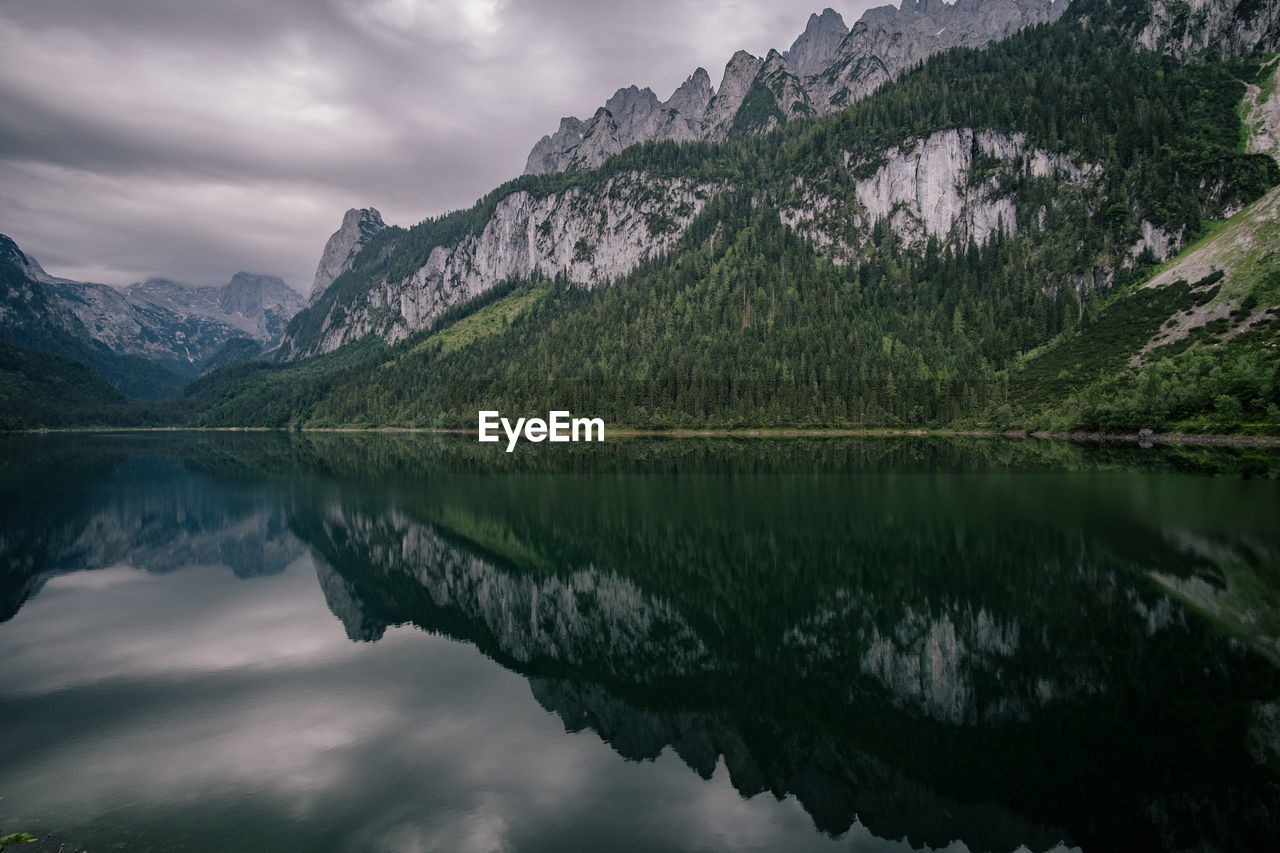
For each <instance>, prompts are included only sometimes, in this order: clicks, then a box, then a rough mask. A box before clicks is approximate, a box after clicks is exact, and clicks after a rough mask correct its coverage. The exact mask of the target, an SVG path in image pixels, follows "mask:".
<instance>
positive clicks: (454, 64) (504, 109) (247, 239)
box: [0, 0, 883, 292]
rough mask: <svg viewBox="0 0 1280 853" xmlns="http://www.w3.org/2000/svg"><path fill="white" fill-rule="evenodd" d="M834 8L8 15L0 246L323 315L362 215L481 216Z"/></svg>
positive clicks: (18, 8) (325, 1) (581, 4)
mask: <svg viewBox="0 0 1280 853" xmlns="http://www.w3.org/2000/svg"><path fill="white" fill-rule="evenodd" d="M882 3H883V0H879V2H877V0H845V2H840V3H835V4H830V5H833V7H834V8H835V9H836V10H837V11H839V12H840V13H841V14H842V15H843V16H844V18H845V22H846V23H847V24H852V23H853V21H854V20H856V19H857V17H858V16H859V15H861V13H862V10H863V9H865V8H869V7H871V6H873V5H882ZM823 5H826V4H823V3H822V2H821V0H815V2H813V3H805V2H802V0H648V2H646V3H643V4H642V3H639V2H634V0H632V2H617V1H616V0H271V2H263V0H0V233H4V234H8V235H9V236H11V237H13V238H14V240H16V241H17V243H18V245H19V246H20V247H22V248H23V250H25V251H26V252H28V253H29V254H31V255H33V256H34V257H35V258H36V259H38V260H39V261H40V262H41V264H43V265H44V267H45V268H46V269H47V270H48V271H49V272H50V273H53V274H54V275H60V276H64V277H66V278H72V279H77V280H84V281H100V282H107V283H110V284H127V283H129V282H133V281H138V280H141V279H144V278H148V277H151V276H163V277H166V278H172V279H175V280H177V281H182V282H185V283H190V284H223V283H225V282H226V281H227V280H228V279H229V278H230V277H231V275H232V274H233V273H235V272H237V271H239V270H247V271H250V272H257V273H266V274H274V275H279V276H281V277H283V278H284V279H285V281H287V282H288V283H289V284H290V285H292V286H293V287H295V288H296V289H298V290H301V291H304V292H305V291H307V290H308V289H309V288H310V286H311V279H312V276H313V275H314V274H315V267H316V263H317V261H318V260H319V257H320V252H321V249H322V248H323V246H324V241H325V240H326V239H327V238H328V236H329V234H330V233H332V232H333V231H334V230H335V229H336V228H337V227H338V225H339V224H340V222H341V219H342V214H343V211H345V210H346V209H347V208H349V207H367V206H370V205H372V206H374V207H377V208H378V209H379V210H381V211H382V214H383V217H384V218H385V219H386V221H387V222H388V223H394V224H398V225H411V224H413V223H415V222H418V221H420V220H422V219H423V218H425V217H427V216H434V215H437V214H440V213H443V212H446V211H449V210H453V209H456V208H459V207H467V206H470V204H471V203H472V202H473V201H475V200H476V199H477V198H478V197H479V196H481V195H483V194H484V193H485V192H487V191H489V190H490V189H492V188H493V187H495V186H496V185H497V184H499V183H501V182H502V181H504V180H507V179H509V178H512V177H515V176H516V175H518V174H520V172H522V171H523V169H524V162H525V157H526V156H527V154H528V152H529V149H530V147H532V146H533V144H534V143H535V142H536V141H537V140H538V138H539V137H541V136H542V135H543V134H546V133H550V132H553V131H554V130H555V129H556V127H557V126H558V124H559V120H560V117H561V116H564V115H578V116H580V117H583V118H586V117H589V116H590V114H591V113H592V112H593V111H594V110H595V108H596V107H597V106H599V105H600V104H602V103H603V102H604V101H605V100H606V99H607V98H608V97H609V96H610V95H611V94H612V93H613V92H614V90H615V89H617V88H619V87H621V86H625V85H629V84H632V83H635V84H637V85H640V86H649V87H650V88H652V89H653V90H654V92H656V93H657V95H658V97H660V98H662V99H664V100H665V99H666V98H667V97H669V96H670V94H671V92H672V91H673V90H674V89H675V88H676V86H678V85H679V84H680V83H681V82H682V81H683V80H684V79H685V78H686V77H687V76H688V75H689V74H690V73H691V72H692V71H693V69H694V68H696V67H697V66H699V65H701V66H703V67H705V68H706V69H707V70H708V71H709V72H710V74H711V79H712V82H713V83H714V84H715V85H717V86H718V85H719V82H720V78H721V76H722V75H723V72H724V64H725V62H727V61H728V59H729V57H730V56H731V55H732V54H733V52H734V51H735V50H738V49H746V50H749V51H751V52H752V53H754V54H756V55H757V56H763V55H764V53H765V52H766V51H767V50H768V49H769V48H770V47H776V48H778V49H779V50H783V49H785V48H787V47H789V46H790V43H791V41H792V40H793V39H794V38H795V37H796V36H797V35H799V34H800V32H801V31H802V30H803V29H804V26H805V22H806V21H807V19H808V17H809V15H810V13H812V12H817V11H820V10H821V7H822V6H823Z"/></svg>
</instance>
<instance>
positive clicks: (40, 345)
mask: <svg viewBox="0 0 1280 853" xmlns="http://www.w3.org/2000/svg"><path fill="white" fill-rule="evenodd" d="M0 285H3V291H0V338H3V339H4V340H5V341H6V342H7V343H8V344H11V345H14V346H16V347H18V348H21V349H22V350H34V351H37V352H40V353H46V354H48V355H51V356H56V357H60V358H61V359H65V360H68V361H70V362H74V363H77V364H79V365H81V366H83V367H85V368H88V369H89V370H91V371H92V372H93V373H95V374H97V375H98V376H99V377H101V378H102V379H104V380H106V382H107V383H109V384H110V385H111V386H112V387H113V388H116V389H118V390H119V391H122V392H123V393H124V394H126V395H128V396H130V397H135V398H138V399H157V398H160V397H165V396H172V395H173V394H176V393H177V392H178V390H179V389H180V388H181V386H182V384H183V383H182V379H181V378H180V377H179V376H177V375H176V374H175V373H174V372H172V371H171V370H169V369H167V368H166V367H164V366H162V365H161V364H158V363H156V362H153V361H151V360H149V359H147V358H144V357H141V356H139V355H137V354H134V353H126V352H117V351H115V350H113V349H112V347H111V346H110V345H109V344H108V343H106V342H104V341H102V340H99V339H97V338H95V337H94V336H93V334H92V333H91V332H90V331H89V329H88V328H86V326H85V324H84V323H83V322H81V320H80V318H79V317H78V316H77V315H76V313H75V312H74V311H73V308H72V306H69V305H68V304H67V303H65V302H64V301H63V299H61V298H60V296H59V294H58V293H57V288H60V287H63V286H64V285H74V283H72V282H62V281H61V280H59V279H54V278H52V277H50V276H49V275H48V274H47V273H46V272H45V271H44V270H43V269H42V268H41V267H40V265H39V264H38V263H36V262H34V261H32V260H30V259H29V258H28V257H27V256H26V255H25V254H23V252H22V250H21V249H19V248H18V245H17V244H16V243H14V242H13V240H11V239H10V238H8V237H6V236H4V235H2V234H0ZM92 287H100V288H104V289H105V291H107V292H99V291H93V295H101V296H105V297H108V298H109V299H110V300H111V301H112V302H113V303H114V301H115V300H114V297H115V295H116V294H115V291H112V290H110V288H106V286H105V285H96V286H92ZM23 361H24V362H25V364H26V367H25V368H24V370H23V371H22V373H23V374H24V375H26V376H27V377H28V380H30V381H28V382H24V383H20V384H19V385H17V386H12V387H9V386H7V387H5V389H4V399H5V402H6V405H7V406H9V405H13V406H17V405H23V406H25V405H26V404H27V403H28V402H30V401H27V400H25V399H24V396H25V394H26V393H28V392H30V391H37V392H38V393H40V394H41V395H44V394H46V393H47V395H48V396H49V400H51V401H52V400H55V399H56V398H57V397H58V394H57V392H55V390H54V388H55V387H56V386H55V385H53V384H50V383H48V382H46V381H43V380H44V379H48V378H49V376H50V375H51V374H52V373H56V372H57V368H58V365H59V364H62V363H63V362H61V361H56V360H55V361H50V360H48V359H41V360H37V361H31V360H30V358H29V357H24V358H23ZM37 367H38V369H37ZM31 370H37V372H36V373H31V372H30V371H31ZM77 373H78V372H77ZM37 377H41V378H42V379H40V381H36V380H37ZM67 378H68V381H71V382H73V384H75V385H77V386H79V385H83V384H84V383H83V382H82V381H81V380H80V379H77V378H76V377H74V376H68V377H67ZM41 389H46V390H41ZM90 396H93V397H99V396H101V395H100V394H98V392H93V393H92V394H91V395H90ZM63 402H66V401H65V400H64V401H63Z"/></svg>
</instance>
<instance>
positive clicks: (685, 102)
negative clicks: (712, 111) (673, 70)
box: [663, 66, 714, 119]
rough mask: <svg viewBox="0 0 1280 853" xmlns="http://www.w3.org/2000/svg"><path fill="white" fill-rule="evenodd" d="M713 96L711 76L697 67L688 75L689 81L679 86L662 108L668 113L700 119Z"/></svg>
mask: <svg viewBox="0 0 1280 853" xmlns="http://www.w3.org/2000/svg"><path fill="white" fill-rule="evenodd" d="M713 94H714V93H713V92H712V89H711V75H710V74H708V73H707V69H705V68H703V67H701V66H699V67H698V68H697V70H695V71H694V72H693V73H692V74H690V75H689V79H687V80H685V81H684V82H683V83H681V84H680V87H679V88H678V89H676V90H675V92H673V93H672V94H671V97H670V98H669V99H668V100H667V102H666V103H665V104H663V106H664V107H665V108H666V109H667V110H668V111H674V112H678V113H681V114H682V115H686V116H689V117H691V118H692V117H694V116H696V117H697V118H698V119H701V118H702V115H703V113H705V112H706V111H707V104H709V103H711V96H712V95H713Z"/></svg>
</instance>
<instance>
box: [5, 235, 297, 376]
mask: <svg viewBox="0 0 1280 853" xmlns="http://www.w3.org/2000/svg"><path fill="white" fill-rule="evenodd" d="M0 241H2V242H0V272H2V273H3V278H4V282H5V287H6V290H5V294H4V299H3V302H2V303H0V333H3V335H4V337H5V338H7V339H8V340H9V341H10V342H11V343H13V344H17V345H19V346H22V347H28V348H31V349H34V350H37V351H42V352H47V353H51V354H55V355H59V356H63V357H65V358H69V359H71V360H72V361H75V362H78V363H80V364H82V365H84V366H86V367H88V368H89V369H90V370H92V371H94V372H95V373H97V374H98V375H99V376H101V377H103V378H104V379H106V380H107V382H108V383H110V384H111V385H112V386H114V387H115V388H117V389H119V390H120V391H122V392H124V393H125V394H126V395H128V396H130V397H134V398H137V399H147V400H154V399H162V398H165V397H172V396H175V395H176V394H177V393H178V391H179V390H181V388H182V386H183V385H184V384H185V383H186V381H188V380H189V379H191V378H193V377H195V376H197V375H199V374H200V373H201V372H203V371H204V370H207V369H209V368H211V367H214V366H217V365H219V364H225V363H227V362H228V361H229V360H232V359H234V358H245V357H252V356H254V355H257V354H258V353H259V352H261V350H262V349H263V348H267V347H272V346H275V345H276V344H277V343H279V341H280V338H281V336H282V335H283V333H284V329H285V326H286V324H287V323H288V321H289V319H290V318H291V317H292V316H293V315H294V314H296V313H297V312H298V310H299V309H300V308H302V305H303V301H302V298H301V296H299V295H298V293H297V292H296V291H294V290H293V289H291V288H289V287H288V286H287V285H285V283H284V282H283V281H282V280H280V279H279V278H276V277H275V276H261V275H252V274H250V273H243V272H242V273H237V274H236V275H235V276H233V277H232V279H231V281H230V282H229V283H228V284H226V285H225V286H223V287H187V286H184V285H180V284H176V283H174V282H171V281H167V280H164V279H150V280H148V281H145V282H140V283H137V284H133V285H130V286H129V287H127V288H124V289H123V290H121V289H118V288H114V287H110V286H108V285H105V284H91V283H85V282H77V281H69V280H67V279H62V278H56V277H54V276H51V275H49V274H48V273H47V272H45V270H44V268H43V267H41V266H40V264H39V263H38V262H37V261H36V260H35V259H33V258H31V257H30V256H28V255H26V254H25V253H23V252H22V250H21V249H19V248H18V246H17V244H16V243H14V242H13V240H11V239H10V238H8V237H3V236H2V235H0Z"/></svg>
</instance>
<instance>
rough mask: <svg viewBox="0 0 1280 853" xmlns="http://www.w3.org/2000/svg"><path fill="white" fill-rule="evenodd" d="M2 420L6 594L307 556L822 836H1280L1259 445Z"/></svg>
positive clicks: (975, 840) (374, 622) (990, 842)
mask: <svg viewBox="0 0 1280 853" xmlns="http://www.w3.org/2000/svg"><path fill="white" fill-rule="evenodd" d="M33 447H37V448H39V452H32V448H33ZM5 450H6V451H8V452H7V455H6V468H5V471H4V479H3V484H4V490H3V495H4V510H5V515H4V517H5V526H4V532H3V538H2V539H0V559H2V560H3V562H2V563H0V568H2V570H3V571H2V573H0V582H2V583H3V587H2V588H0V605H2V607H3V609H2V610H0V618H10V617H13V616H14V614H16V613H18V611H19V610H20V608H22V607H23V606H24V602H27V601H29V600H30V599H32V597H33V596H37V595H38V593H39V592H40V590H41V587H42V586H43V585H44V584H45V583H46V582H47V581H48V580H49V579H50V578H54V577H59V576H62V575H66V574H67V573H72V572H81V571H86V570H96V569H105V568H109V567H112V566H118V565H129V566H132V567H134V568H137V569H146V570H147V571H152V572H168V571H172V570H173V569H176V568H180V567H188V566H201V565H206V566H212V565H217V566H229V567H230V568H231V569H232V570H233V571H234V573H235V574H236V575H237V576H240V577H244V578H250V577H256V576H267V575H271V574H272V573H278V572H280V571H282V570H284V568H285V567H286V566H288V565H290V564H293V563H295V561H297V560H299V558H302V559H306V558H307V557H309V558H310V561H311V562H312V563H313V565H314V567H315V573H316V575H317V578H318V581H319V588H320V591H321V593H322V594H323V599H324V601H325V603H327V605H328V608H329V610H330V611H331V612H332V614H333V615H334V616H336V617H337V618H338V619H339V620H340V621H341V623H342V627H343V629H344V631H345V633H346V635H347V637H349V638H350V639H351V640H353V641H356V642H357V643H370V642H372V643H375V644H376V643H378V642H379V641H380V638H382V637H383V636H384V633H385V632H387V630H388V629H389V628H390V627H392V626H402V625H413V626H416V627H417V628H420V629H421V630H423V631H425V632H427V633H429V634H433V635H442V636H444V637H447V638H449V639H451V640H455V641H460V642H462V643H464V644H470V645H473V646H474V647H476V648H477V649H479V650H480V651H481V652H483V654H484V655H485V656H487V657H488V658H490V659H492V660H493V661H496V662H497V663H498V664H500V665H501V666H502V667H504V668H506V669H507V670H510V671H512V672H515V673H519V674H520V675H521V676H523V677H525V678H526V679H527V680H528V683H529V687H530V689H531V691H532V694H533V698H534V700H536V702H537V704H538V705H540V706H541V707H542V708H544V709H545V710H546V711H548V712H551V713H554V714H556V715H557V716H558V717H559V718H560V720H561V721H562V722H563V726H564V728H565V730H567V731H569V732H583V731H591V732H594V733H595V735H596V736H598V737H599V738H601V739H603V740H604V741H605V742H607V743H608V744H609V745H610V746H611V747H612V749H613V750H614V751H615V752H616V753H618V754H619V755H621V756H622V757H623V758H625V759H628V760H630V761H648V760H650V759H655V758H657V757H658V756H659V755H661V754H663V753H664V752H665V751H667V750H670V751H671V752H673V753H674V754H675V755H677V756H679V758H680V759H681V760H682V761H683V762H684V763H685V764H686V765H687V766H688V767H689V768H690V769H691V770H692V771H693V772H694V773H696V774H697V775H698V776H699V777H701V778H703V779H711V778H713V777H714V776H715V775H716V774H717V768H718V767H719V766H720V765H721V764H723V765H724V768H725V772H727V774H728V778H729V780H730V781H731V782H732V785H733V787H734V788H735V789H736V790H737V791H738V792H739V793H740V794H741V795H742V796H743V797H748V798H750V797H754V796H755V795H757V794H761V793H764V792H769V793H771V794H772V795H773V796H774V797H776V798H778V799H782V798H786V797H794V798H795V800H796V801H798V802H799V803H800V804H801V805H802V806H803V808H804V810H805V811H806V812H807V813H808V814H809V816H810V817H811V819H812V821H813V824H814V826H815V827H816V828H817V830H819V831H820V832H821V833H825V834H827V835H830V836H842V835H843V834H845V833H848V832H849V831H850V830H851V828H854V827H856V826H859V825H860V826H862V827H865V829H866V830H868V831H869V832H870V833H871V834H872V835H874V836H877V837H879V838H882V839H905V840H906V841H907V842H908V843H910V844H911V845H912V846H920V845H926V846H929V847H934V848H942V847H946V846H948V845H949V844H951V843H952V842H954V841H957V840H959V841H962V842H963V843H964V844H965V845H966V846H967V847H968V848H969V849H972V850H1001V851H1011V850H1014V849H1016V848H1018V847H1019V846H1026V847H1028V848H1030V849H1032V850H1045V849H1049V848H1052V847H1054V846H1055V845H1057V844H1059V843H1064V844H1067V845H1082V846H1084V847H1085V848H1086V849H1095V848H1124V847H1128V848H1132V847H1163V848H1171V847H1187V846H1197V845H1208V846H1211V847H1218V848H1221V849H1276V848H1277V846H1280V838H1277V830H1276V825H1277V818H1276V816H1277V814H1278V811H1280V796H1278V795H1277V793H1276V792H1277V785H1276V782H1277V776H1276V768H1277V766H1278V765H1280V755H1278V754H1277V737H1276V727H1275V726H1274V724H1272V725H1270V726H1268V722H1269V721H1274V720H1275V712H1276V707H1277V706H1276V701H1275V700H1276V699H1277V698H1280V677H1278V674H1277V670H1276V662H1277V659H1276V655H1275V648H1276V646H1275V642H1276V638H1277V636H1280V632H1277V631H1276V630H1275V628H1274V626H1275V618H1276V617H1275V613H1276V607H1275V604H1276V602H1277V600H1278V598H1277V591H1276V590H1277V586H1278V585H1277V583H1276V578H1277V570H1280V531H1276V530H1275V529H1274V524H1273V523H1272V522H1273V519H1274V517H1275V516H1276V513H1277V510H1280V489H1277V483H1276V482H1274V480H1270V479H1266V478H1259V479H1241V478H1239V477H1237V476H1220V477H1210V476H1206V475H1205V474H1204V473H1196V471H1197V470H1199V471H1201V472H1203V471H1205V470H1210V471H1212V470H1214V469H1222V468H1226V469H1228V473H1229V474H1230V473H1236V474H1238V473H1240V472H1244V473H1248V474H1253V475H1258V474H1264V475H1274V473H1275V469H1276V462H1275V461H1273V460H1271V459H1270V458H1269V457H1267V455H1266V454H1255V453H1252V452H1234V451H1232V452H1219V453H1210V452H1201V451H1195V452H1189V451H1179V450H1160V449H1155V450H1152V451H1145V452H1141V453H1140V452H1139V451H1136V450H1128V449H1123V448H1113V449H1108V448H1085V447H1074V446H1071V445H1038V444H1036V443H1032V442H1004V441H998V442H944V441H925V440H919V441H889V440H860V441H854V440H840V441H835V440H831V441H794V442H767V441H757V442H745V443H736V442H719V443H717V442H693V441H690V442H661V441H635V442H631V443H629V444H623V445H618V444H612V445H606V446H605V447H602V448H593V449H591V450H589V451H579V450H577V449H576V448H574V449H569V450H566V451H565V452H563V453H541V454H525V455H524V456H522V457H520V458H514V459H513V458H511V457H508V456H506V455H504V454H497V453H490V452H487V451H488V448H484V449H480V448H477V446H476V445H475V444H474V443H471V442H465V441H461V440H448V439H440V438H427V437H408V436H393V437H385V436H379V437H373V436H360V437H345V436H317V437H297V436H293V437H290V436H201V437H196V438H190V437H187V438H175V439H153V440H134V441H132V442H130V441H127V440H125V439H121V438H116V439H86V438H78V439H66V440H59V439H34V438H26V439H18V440H12V441H11V443H9V444H8V446H7V447H6V448H5ZM513 456H514V455H513ZM4 627H5V626H3V625H0V629H3V628H4ZM5 636H6V635H5V634H4V633H0V644H2V643H3V642H4V638H5ZM0 743H2V741H0ZM0 779H2V777H0ZM6 793H7V791H6ZM635 808H637V809H640V810H643V809H644V808H646V804H645V803H636V804H635Z"/></svg>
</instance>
